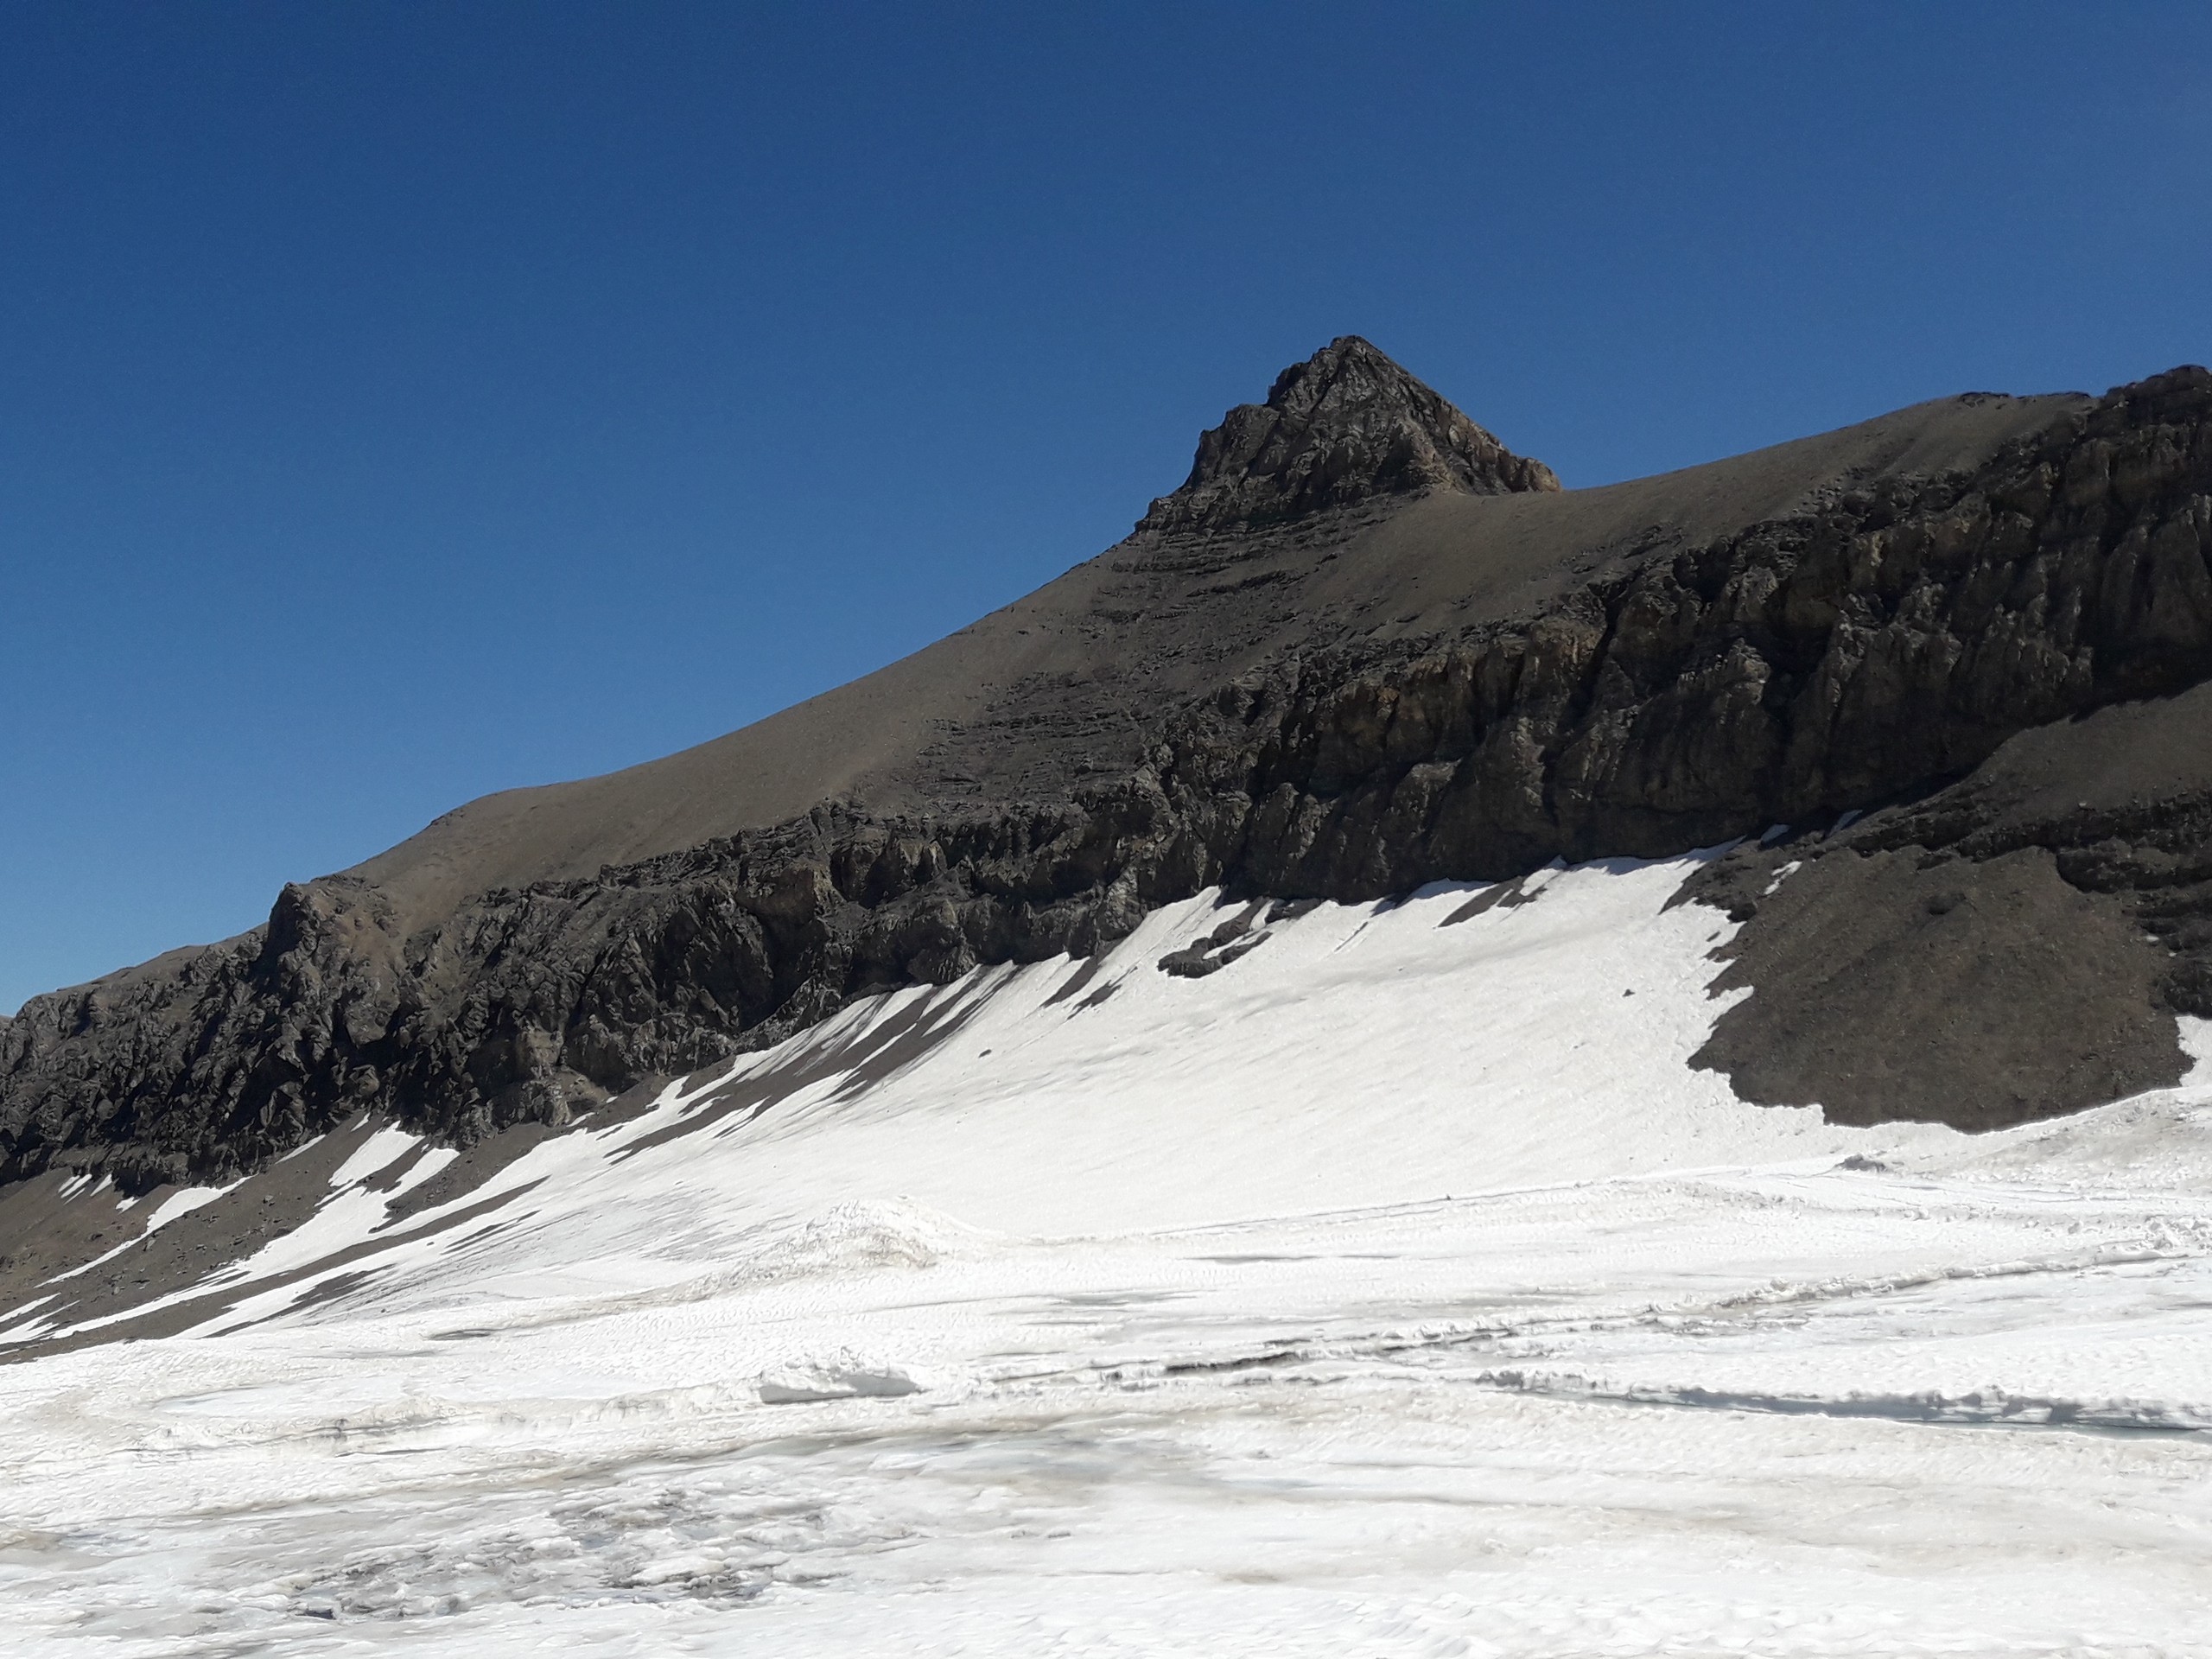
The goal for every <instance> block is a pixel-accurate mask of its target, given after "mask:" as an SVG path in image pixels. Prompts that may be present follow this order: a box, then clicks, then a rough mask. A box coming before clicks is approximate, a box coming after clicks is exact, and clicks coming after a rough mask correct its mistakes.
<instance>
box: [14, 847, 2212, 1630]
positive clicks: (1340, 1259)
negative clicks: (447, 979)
mask: <svg viewBox="0 0 2212 1659" xmlns="http://www.w3.org/2000/svg"><path fill="white" fill-rule="evenodd" d="M1692 863H1693V861H1691V860H1676V861H1667V862H1661V863H1652V864H1640V863H1630V862H1627V861H1614V862H1609V863H1605V864H1599V865H1591V866H1585V867H1581V868H1573V869H1554V870H1551V871H1548V872H1544V873H1542V874H1539V875H1538V876H1536V877H1534V878H1531V879H1529V880H1527V881H1524V882H1521V883H1516V884H1513V885H1512V886H1510V887H1494V888H1479V887H1464V886H1462V887H1436V888H1431V889H1426V890H1424V891H1423V892H1421V893H1418V894H1415V895H1414V897H1413V898H1411V899H1408V900H1407V901H1405V902H1402V903H1399V904H1395V905H1393V904H1383V905H1373V906H1319V907H1314V908H1311V909H1308V910H1306V911H1304V913H1295V914H1293V913H1286V910H1287V909H1288V908H1292V907H1280V906H1278V907H1274V908H1273V909H1267V908H1262V907H1256V906H1255V907H1247V906H1217V905H1216V903H1215V902H1214V901H1213V900H1212V899H1211V898H1207V899H1198V900H1195V901H1192V903H1189V904H1185V905H1181V906H1173V907H1172V908H1170V909H1167V910H1164V911H1162V912H1159V913H1157V914H1155V915H1154V916H1153V917H1152V918H1149V919H1148V920H1147V922H1146V924H1145V925H1144V926H1143V928H1142V929H1141V931H1139V932H1138V933H1137V934H1136V935H1135V937H1134V938H1130V939H1129V940H1128V941H1126V942H1124V943H1123V944H1122V945H1121V946H1120V947H1118V948H1117V949H1116V950H1115V951H1114V952H1113V953H1112V954H1111V955H1110V956H1109V957H1105V958H1103V960H1101V961H1098V962H1096V963H1077V962H1071V961H1068V960H1065V959H1062V960H1058V961H1054V962H1050V963H1041V964H1038V965H1034V966H1030V967H1022V968H1002V969H988V970H983V971H980V972H978V973H976V974H975V975H972V976H969V978H967V979H966V980H963V981H962V982H959V983H957V984H954V985H951V986H948V987H944V988H939V989H931V990H916V991H909V992H905V993H901V994H899V995H893V996H888V997H884V998H880V999H876V1000H874V1001H868V1002H866V1003H862V1004H859V1005H855V1007H851V1008H849V1009H848V1010H847V1011H846V1012H845V1013H844V1014H841V1015H840V1016H838V1017H837V1018H836V1019H835V1020H831V1021H829V1022H828V1023H827V1024H825V1025H824V1026H822V1027H817V1029H815V1030H813V1031H810V1032H809V1033H804V1035H802V1036H801V1037H799V1038H797V1039H793V1040H792V1041H791V1042H789V1043H786V1044H785V1045H783V1046H781V1047H779V1048H778V1049H774V1050H771V1051H768V1052H764V1053H761V1054H758V1055H752V1056H747V1057H746V1058H744V1059H742V1060H741V1061H740V1062H738V1063H737V1064H736V1065H734V1066H731V1067H727V1068H723V1069H721V1070H719V1071H715V1072H713V1073H709V1074H702V1075H701V1076H697V1077H691V1078H689V1079H685V1080H684V1081H683V1082H681V1083H679V1084H674V1085H671V1087H670V1088H669V1089H668V1090H665V1091H664V1093H663V1094H662V1096H660V1097H659V1099H658V1101H657V1102H655V1103H652V1105H651V1106H650V1108H649V1109H645V1110H644V1111H643V1112H642V1113H639V1114H636V1115H632V1116H626V1117H620V1118H613V1117H610V1119H609V1121H607V1122H603V1123H602V1122H594V1121H593V1120H591V1119H586V1120H585V1121H584V1122H583V1123H582V1126H581V1127H580V1128H577V1129H576V1130H575V1131H573V1132H571V1133H569V1134H566V1135H558V1136H555V1137H553V1138H550V1139H548V1140H546V1141H543V1142H542V1143H540V1144H538V1145H537V1146H536V1147H534V1148H533V1149H532V1150H531V1151H529V1152H528V1153H527V1154H524V1155H523V1156H522V1157H521V1158H519V1159H518V1160H515V1161H513V1162H512V1163H510V1164H508V1165H506V1166H505V1167H504V1168H501V1169H499V1170H497V1171H496V1172H495V1173H492V1174H491V1175H490V1176H489V1177H488V1179H486V1180H484V1181H483V1182H482V1183H481V1184H480V1185H476V1186H474V1188H472V1189H469V1190H467V1191H465V1192H461V1193H460V1194H458V1195H457V1196H453V1197H450V1198H442V1199H441V1201H440V1202H438V1203H435V1204H433V1205H429V1207H417V1206H413V1205H409V1204H407V1203H405V1202H403V1201H404V1200H405V1199H407V1198H408V1195H409V1194H410V1193H417V1192H421V1191H429V1192H436V1191H438V1189H431V1188H426V1187H425V1185H424V1184H425V1183H427V1182H429V1181H431V1180H432V1179H434V1178H436V1177H438V1176H439V1175H440V1173H441V1172H442V1171H445V1170H447V1168H448V1166H449V1165H450V1164H451V1162H452V1159H453V1154H451V1153H449V1152H446V1151H441V1150H438V1149H435V1148H430V1147H425V1146H423V1144H421V1143H420V1142H418V1141H415V1140H414V1139H413V1138H411V1137H410V1136H408V1135H404V1134H402V1133H400V1132H399V1131H397V1130H396V1129H394V1128H390V1127H388V1126H383V1125H378V1124H369V1123H363V1124H359V1125H356V1126H353V1128H352V1129H351V1130H349V1131H347V1132H346V1135H341V1136H336V1137H333V1138H332V1143H331V1144H330V1145H327V1146H322V1147H316V1148H312V1149H308V1150H303V1152H302V1154H296V1155H297V1156H300V1157H303V1158H323V1159H325V1160H327V1161H328V1162H329V1165H330V1191H329V1196H328V1198H327V1200H325V1201H324V1202H323V1203H322V1204H321V1206H320V1208H319V1209H318V1210H317V1211H315V1215H314V1217H313V1218H312V1219H311V1220H309V1221H308V1223H307V1224H305V1225H303V1226H301V1227H298V1228H296V1229H295V1230H292V1231H290V1232H289V1233H288V1234H285V1235H284V1236H281V1237H278V1238H275V1239H273V1240H271V1241H270V1243H268V1244H267V1245H265V1246H264V1248H263V1249H261V1250H260V1252H259V1253H258V1254H257V1255H254V1256H252V1257H251V1258H250V1259H249V1260H246V1261H245V1262H240V1263H238V1264H235V1265H232V1266H229V1267H219V1268H213V1270H211V1272H210V1273H209V1274H208V1275H207V1277H206V1278H205V1279H204V1280H203V1281H201V1282H200V1283H198V1284H196V1285H194V1286H193V1287H190V1288H188V1289H185V1290H181V1291H176V1292H173V1293H172V1294H170V1296H169V1298H168V1302H169V1304H170V1306H171V1308H172V1310H173V1311H175V1312H177V1313H178V1317H180V1318H182V1319H185V1320H186V1321H187V1325H186V1328H185V1329H184V1330H183V1332H182V1333H181V1334H177V1335H172V1336H166V1337H162V1338H158V1339H139V1340H114V1341H100V1342H92V1343H88V1344H80V1345H77V1346H73V1347H69V1346H62V1347H55V1346H54V1344H55V1343H56V1342H57V1340H59V1339H62V1338H68V1337H71V1336H73V1335H75V1336H79V1337H83V1336H88V1335H96V1334H98V1331H99V1327H97V1326H94V1325H76V1326H72V1325H70V1324H69V1318H70V1315H69V1313H68V1311H67V1301H66V1300H65V1299H64V1298H63V1297H62V1296H61V1295H60V1289H61V1288H63V1287H56V1289H55V1292H54V1294H50V1295H48V1296H42V1297H41V1299H40V1300H38V1301H35V1302H33V1303H31V1304H29V1305H28V1306H22V1307H18V1308H14V1309H0V1343H5V1344H9V1345H10V1347H11V1348H12V1349H13V1350H14V1351H16V1352H17V1353H19V1354H22V1355H24V1356H25V1357H23V1358H22V1361H21V1363H15V1364H10V1365H0V1492H4V1494H5V1497H4V1504H3V1506H0V1615H4V1621H5V1622H4V1631H5V1633H4V1635H0V1650H4V1652H5V1653H6V1654H8V1655H10V1656H22V1659H36V1656H49V1655H62V1654H70V1655H74V1654H79V1653H88V1654H89V1653H97V1654H100V1655H104V1656H115V1659H137V1656H153V1655H164V1656H167V1655H180V1656H181V1655H207V1656H216V1655H221V1656H243V1655H249V1654H264V1653H266V1654H284V1655H293V1654H297V1655H324V1654H328V1655H356V1654H360V1655H370V1654H384V1653H391V1654H423V1655H434V1654H437V1655H442V1654H461V1655H466V1656H469V1659H504V1656H508V1655H524V1654H532V1655H542V1654H548V1653H559V1654H563V1655H570V1654H573V1655H585V1656H639V1659H644V1656H668V1655H718V1654H744V1655H756V1654H757V1655H762V1656H776V1659H808V1656H823V1655H838V1656H863V1655H897V1656H937V1655H995V1654H1007V1655H1021V1656H1025V1659H1027V1656H1038V1655H1083V1654H1117V1655H1176V1656H1181V1655H1188V1656H1192V1659H1197V1656H1205V1659H1224V1656H1248V1655H1249V1656H1255V1659H1256V1656H1269V1659H1279V1656H1294V1655H1309V1654H1310V1655H1357V1656H1376V1659H1381V1656H1401V1655H1403V1656H1478V1659H1490V1656H1501V1659H1502V1656H1520V1655H1547V1656H1582V1655H1593V1656H1594V1655H1605V1656H1628V1655H1638V1654H1759V1655H1776V1656H1796V1655H1808V1656H1810V1655H1828V1654H1916V1653H1938V1654H1946V1655H2006V1656H2016V1655H2024V1654H2033V1655H2044V1654H2082V1655H2090V1654H2102V1655H2153V1654H2156V1655H2186V1654H2212V1433H2205V1432H2204V1431H2207V1430H2212V1068H2208V1065H2206V1064H2205V1063H2204V1062H2205V1061H2206V1060H2208V1059H2212V1040H2209V1039H2208V1033H2207V1032H2206V1031H2205V1030H2204V1029H2203V1028H2202V1027H2192V1028H2191V1029H2190V1030H2189V1031H2188V1032H2186V1033H2184V1035H2185V1038H2186V1039H2187V1040H2189V1041H2190V1044H2191V1052H2193V1053H2200V1054H2201V1056H2202V1058H2200V1064H2199V1065H2198V1067H2197V1071H2196V1074H2194V1075H2193V1077H2192V1078H2191V1080H2190V1082H2189V1083H2187V1084H2183V1086H2182V1087H2180V1088H2178V1089H2176V1090H2170V1091H2164V1092H2162V1093H2159V1094H2157V1095H2152V1096H2143V1097H2139V1098H2138V1099H2135V1100H2132V1101H2126V1102H2121V1103H2118V1104H2115V1105H2113V1106H2109V1107H2106V1108H2102V1109H2099V1110H2096V1111H2094V1112H2090V1113H2087V1114H2084V1115H2082V1116H2077V1117H2075V1118H2071V1119H2067V1120H2063V1121H2061V1122H2055V1123H2050V1124H2045V1125H2040V1126H2037V1127H2034V1128H2027V1129H2021V1130H2015V1131H2009V1132H2006V1133H2004V1134H2000V1135H1989V1136H1981V1137H1967V1136H1963V1135H1956V1134H1954V1133H1952V1132H1950V1131H1948V1130H1944V1129H1941V1128H1926V1127H1916V1126H1890V1127H1886V1128H1876V1129H1845V1128H1832V1127H1829V1126H1827V1125H1826V1124H1824V1123H1823V1122H1821V1118H1820V1116H1819V1114H1818V1113H1817V1112H1816V1111H1812V1110H1793V1109H1765V1108H1759V1107H1755V1106H1751V1105H1747V1104H1745V1103H1742V1102H1740V1101H1738V1100H1737V1099H1736V1098H1735V1097H1734V1096H1733V1095H1732V1093H1731V1092H1730V1090H1729V1089H1728V1087H1727V1085H1726V1081H1725V1080H1724V1079H1722V1078H1720V1077H1716V1076H1715V1075H1713V1074H1712V1073H1709V1072H1703V1071H1692V1070H1691V1069H1690V1068H1689V1066H1688V1058H1689V1056H1690V1055H1691V1054H1692V1053H1693V1052H1695V1050H1696V1049H1697V1048H1698V1046H1700V1043H1701V1042H1702V1041H1703V1040H1704V1039H1705V1036H1706V1034H1707V1032H1708V1031H1709V1030H1710V1028H1711V1026H1712V1022H1713V1020H1714V1018H1715V1017H1716V1016H1717V1015H1718V1014H1719V1012H1720V1011H1721V1010H1722V1009H1723V1008H1724V1007H1726V1005H1727V997H1726V996H1725V995H1724V996H1721V997H1717V998H1716V997H1714V996H1713V995H1710V994H1709V992H1708V989H1707V988H1708V986H1709V985H1710V983H1711V982H1712V981H1713V978H1714V976H1716V974H1717V973H1718V971H1719V967H1718V964H1716V963H1715V962H1714V961H1713V959H1712V956H1711V952H1712V951H1713V950H1714V948H1715V947H1716V946H1718V945H1719V944H1723V943H1725V941H1726V938H1727V936H1728V933H1729V931H1730V925H1729V924H1728V923H1727V922H1726V920H1725V919H1724V918H1721V917H1720V916H1719V914H1718V913H1717V912H1713V911H1711V910H1709V909H1706V908H1704V907H1701V906H1696V905H1688V904H1676V905H1673V906H1669V899H1672V898H1673V897H1674V896H1675V893H1676V890H1677V889H1678V887H1680V885H1681V880H1682V879H1683V878H1684V876H1685V875H1686V874H1688V870H1689V868H1691V865H1692ZM1240 928H1241V929H1242V931H1239V929H1240ZM1255 940H1256V941H1257V942H1256V943H1254V941H1255ZM1167 957H1173V958H1175V959H1176V961H1177V962H1178V963H1179V964H1181V965H1183V966H1184V967H1185V968H1186V969H1188V968H1193V967H1195V968H1198V969H1207V970H1208V971H1205V972H1203V973H1202V974H1199V975H1198V976H1183V975H1179V974H1174V973H1170V972H1166V971H1163V969H1161V967H1160V963H1161V961H1162V959H1163V958H1167ZM1731 995H1735V994H1731ZM316 1167H318V1168H320V1167H321V1166H320V1165H317V1166H316ZM256 1179H260V1178H256ZM248 1190H249V1191H250V1190H251V1183H249V1184H248ZM218 1196H219V1195H216V1194H211V1193H204V1192H203V1193H194V1194H188V1195H172V1196H171V1197H170V1198H169V1199H168V1201H167V1202H166V1203H165V1204H164V1205H162V1206H161V1208H160V1210H159V1211H154V1212H153V1213H151V1214H149V1217H148V1219H149V1221H158V1222H160V1223H161V1224H173V1223H174V1222H175V1218H176V1217H179V1216H182V1215H185V1214H188V1213H189V1212H190V1211H191V1210H192V1209H193V1207H194V1205H201V1204H206V1203H210V1202H213V1201H214V1199H215V1198H216V1197H218ZM69 1202H70V1203H72V1204H80V1205H115V1203H116V1198H115V1195H114V1194H113V1193H112V1192H96V1191H89V1190H87V1191H84V1192H77V1193H75V1194H74V1195H73V1196H72V1197H71V1198H69ZM149 1208H150V1206H149ZM124 1213H132V1212H124ZM141 1311H142V1312H143V1310H141ZM116 1322H117V1324H118V1328H119V1327H120V1325H121V1323H122V1322H121V1320H120V1319H119V1318H118V1319H117V1321H116Z"/></svg>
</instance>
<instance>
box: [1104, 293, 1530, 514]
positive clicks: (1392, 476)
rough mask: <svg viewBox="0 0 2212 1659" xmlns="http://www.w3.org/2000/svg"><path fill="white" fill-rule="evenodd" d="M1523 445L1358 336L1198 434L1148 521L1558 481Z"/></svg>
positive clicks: (1304, 509) (1486, 491)
mask: <svg viewBox="0 0 2212 1659" xmlns="http://www.w3.org/2000/svg"><path fill="white" fill-rule="evenodd" d="M1558 488H1559V480H1558V479H1557V478H1555V477H1554V476H1553V474H1552V469H1551V468H1550V467H1547V466H1545V465H1544V463H1543V462H1541V461H1530V460H1529V459H1527V458H1526V457H1524V456H1521V455H1516V454H1513V453H1512V452H1511V451H1510V450H1509V449H1507V448H1506V447H1505V446H1504V445H1503V444H1502V443H1500V442H1498V441H1497V439H1496V438H1494V437H1492V436H1491V435H1490V434H1489V433H1488V432H1485V431H1484V430H1483V429H1482V428H1481V427H1479V426H1477V425H1476V424H1475V423H1473V422H1472V421H1471V420H1469V419H1468V418H1467V417H1466V416H1465V415H1463V414H1461V413H1460V412H1459V410H1456V409H1454V408H1452V405H1451V404H1448V403H1446V402H1445V400H1444V399H1443V398H1441V397H1438V396H1437V395H1436V393H1435V392H1433V391H1430V390H1429V389H1428V388H1427V386H1425V385H1422V384H1421V382H1420V381H1418V380H1416V379H1414V377H1413V376H1411V375H1410V374H1408V373H1407V372H1405V371H1404V370H1403V369H1402V368H1400V367H1399V366H1398V365H1396V364H1395V363H1393V362H1392V361H1391V360H1390V359H1389V358H1387V357H1385V356H1384V355H1383V353H1381V352H1378V351H1376V349H1375V347H1374V346H1370V345H1369V344H1368V343H1367V342H1366V341H1365V340H1362V339H1360V338H1359V336H1357V334H1345V335H1344V336H1342V337H1341V338H1339V339H1337V340H1332V341H1330V342H1329V344H1328V345H1327V346H1325V347H1324V348H1323V349H1322V350H1321V351H1320V352H1319V353H1316V354H1315V355H1314V356H1313V357H1311V358H1309V359H1307V360H1306V361H1305V362H1303V363H1300V364H1295V365H1293V366H1291V367H1290V368H1287V369H1285V370H1284V371H1283V372H1282V373H1281V374H1280V375H1278V376H1277V377H1276V378H1275V383H1274V386H1272V387H1271V388H1270V389H1269V390H1268V400H1267V402H1266V403H1264V404H1238V405H1237V406H1236V408H1234V409H1232V410H1230V411H1229V413H1228V414H1227V415H1226V416H1224V417H1223V418H1222V423H1221V424H1220V425H1219V426H1217V427H1213V428H1211V429H1209V430H1208V431H1207V432H1206V433H1205V435H1204V436H1202V437H1201V438H1199V440H1198V458H1197V459H1196V460H1195V461H1192V464H1191V475H1190V477H1189V478H1187V479H1185V480H1184V482H1183V486H1182V487H1181V488H1180V489H1179V490H1177V491H1176V492H1175V493H1173V494H1172V495H1164V496H1162V497H1160V499H1158V500H1157V501H1154V503H1153V504H1152V510H1151V511H1150V512H1147V513H1146V514H1145V516H1144V517H1143V518H1141V519H1139V520H1138V521H1137V529H1138V530H1139V531H1153V532H1155V533H1158V534H1161V535H1173V534H1178V533H1190V532H1192V531H1199V532H1224V531H1226V532H1234V531H1241V530H1250V529H1253V528H1255V527H1257V526H1260V525H1262V524H1279V523H1281V522H1282V521H1283V520H1285V519H1290V518H1304V517H1306V516H1307V515H1308V514H1311V513H1315V512H1321V511H1323V510H1325V509H1326V508H1330V507H1346V506H1351V505H1355V504H1357V503H1359V502H1362V501H1367V500H1370V499H1374V498H1376V497H1377V496H1390V495H1410V494H1416V493H1420V492H1421V491H1424V490H1452V491H1459V492H1462V493H1465V494H1469V495H1502V494H1505V493H1510V492H1514V491H1524V490H1556V489H1558Z"/></svg>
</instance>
